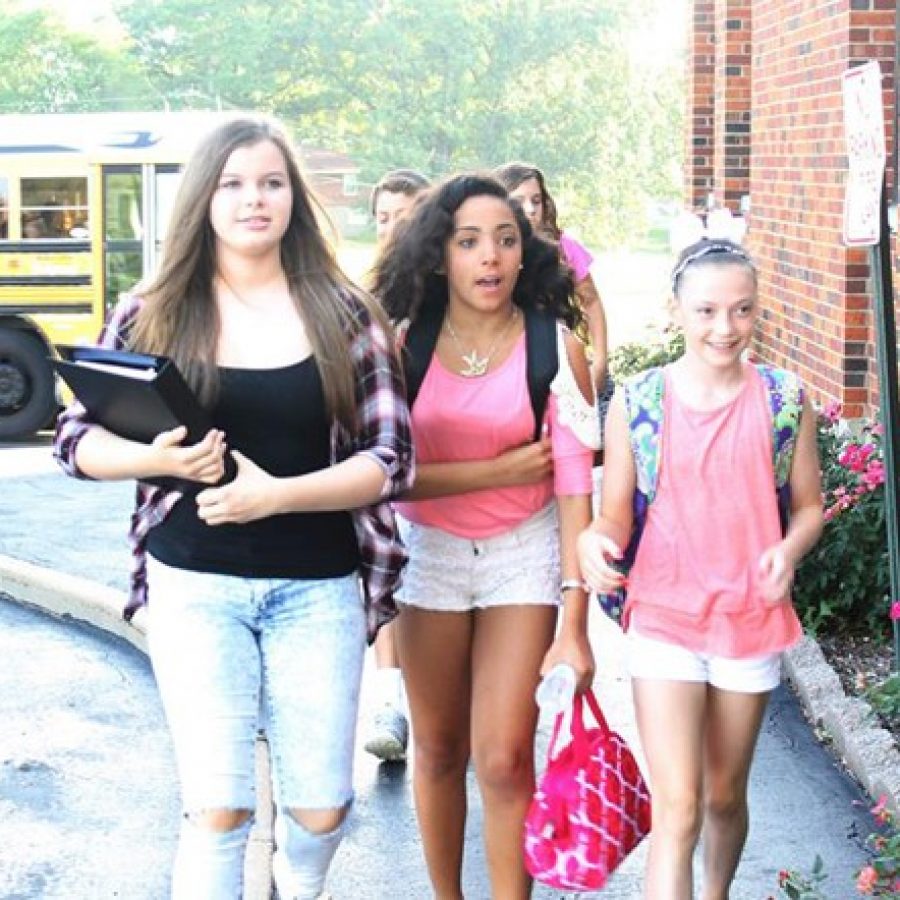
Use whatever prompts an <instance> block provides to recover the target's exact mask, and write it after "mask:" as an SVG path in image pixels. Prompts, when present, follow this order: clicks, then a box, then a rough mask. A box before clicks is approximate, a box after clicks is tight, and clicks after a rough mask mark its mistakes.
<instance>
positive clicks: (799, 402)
mask: <svg viewBox="0 0 900 900" xmlns="http://www.w3.org/2000/svg"><path fill="white" fill-rule="evenodd" d="M756 368H757V370H758V371H759V374H760V375H761V376H762V379H763V383H764V384H765V386H766V394H767V396H768V399H769V409H770V410H771V412H772V452H773V457H774V458H773V463H774V469H775V494H776V497H777V500H778V514H779V517H780V518H781V527H782V530H784V529H785V528H786V527H787V522H788V517H789V516H790V511H791V494H790V483H789V480H790V475H791V463H792V462H793V459H794V444H795V443H796V440H797V431H798V429H799V428H800V415H801V413H802V412H803V385H802V384H801V383H800V379H799V378H798V377H797V376H796V375H794V374H793V373H792V372H786V371H785V370H784V369H777V368H775V367H774V366H769V365H765V364H762V363H757V364H756ZM664 383H665V377H664V374H663V369H662V368H660V367H656V368H652V369H647V370H646V371H644V372H638V373H637V374H636V375H633V376H631V378H629V379H627V380H626V381H625V383H624V384H623V390H624V397H625V413H626V416H627V417H628V430H629V434H630V436H631V449H632V453H633V454H634V463H635V469H636V471H637V485H636V487H635V491H634V527H633V529H632V533H631V540H630V541H629V542H628V546H627V547H626V549H625V553H624V554H623V557H622V562H621V566H622V570H623V571H624V572H627V571H628V570H629V569H630V568H631V566H632V564H633V563H634V557H635V554H636V553H637V547H638V543H639V542H640V539H641V533H642V532H643V530H644V522H645V521H646V519H647V508H648V507H649V506H650V504H651V503H652V502H653V499H654V497H655V496H656V486H657V483H658V481H659V459H660V445H661V443H662V420H663V385H664ZM625 599H626V595H625V590H624V589H623V590H620V591H616V592H615V593H612V594H600V595H599V600H600V605H601V606H602V607H603V610H604V612H606V614H607V615H609V616H610V617H612V618H613V619H616V620H617V621H618V620H619V619H620V618H621V616H622V611H623V609H624V607H625Z"/></svg>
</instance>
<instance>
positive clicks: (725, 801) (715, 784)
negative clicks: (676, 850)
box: [702, 687, 769, 900]
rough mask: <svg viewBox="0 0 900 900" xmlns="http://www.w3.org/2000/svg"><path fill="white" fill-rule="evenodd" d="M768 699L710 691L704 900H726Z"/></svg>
mask: <svg viewBox="0 0 900 900" xmlns="http://www.w3.org/2000/svg"><path fill="white" fill-rule="evenodd" d="M768 700H769V694H768V693H762V694H740V693H735V692H732V691H722V690H718V689H717V688H713V687H711V688H710V689H709V700H708V703H707V721H706V764H705V767H704V802H703V805H704V828H703V872H704V875H703V894H702V897H703V900H727V898H728V889H729V886H730V885H731V881H732V879H733V878H734V873H735V871H736V870H737V867H738V863H739V862H740V858H741V853H742V851H743V849H744V842H745V841H746V839H747V829H748V824H749V816H748V810H747V782H748V780H749V777H750V765H751V763H752V761H753V751H754V749H755V747H756V739H757V737H758V736H759V729H760V727H761V726H762V721H763V716H764V715H765V711H766V704H767V703H768Z"/></svg>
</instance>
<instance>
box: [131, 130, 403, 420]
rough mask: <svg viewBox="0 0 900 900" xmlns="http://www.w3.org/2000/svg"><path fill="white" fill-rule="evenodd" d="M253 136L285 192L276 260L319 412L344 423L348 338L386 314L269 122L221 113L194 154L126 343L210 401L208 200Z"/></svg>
mask: <svg viewBox="0 0 900 900" xmlns="http://www.w3.org/2000/svg"><path fill="white" fill-rule="evenodd" d="M262 141H271V142H272V143H273V144H275V145H276V146H277V147H278V148H279V150H280V151H281V153H282V155H283V157H284V161H285V166H286V169H287V173H288V177H289V180H290V184H291V191H292V194H293V206H292V209H291V216H290V220H289V223H288V226H287V229H286V231H285V233H284V236H283V237H282V239H281V264H282V267H283V268H284V272H285V276H286V278H287V282H288V285H289V288H290V291H291V294H292V296H293V298H294V302H295V304H296V306H297V309H298V311H299V314H300V316H301V318H302V320H303V324H304V326H305V328H306V331H307V334H308V336H309V340H310V343H311V345H312V348H313V353H314V354H315V357H316V362H317V363H318V366H319V370H320V372H321V377H322V384H323V389H324V392H325V401H326V404H327V406H328V409H329V411H330V413H331V415H332V416H333V417H334V418H336V419H338V420H339V421H341V422H342V423H343V424H344V425H345V426H347V427H348V428H350V429H351V430H353V429H354V422H355V418H356V416H355V410H356V401H355V383H354V381H355V379H354V371H353V365H352V361H351V359H350V354H349V352H348V341H349V340H350V338H351V337H352V336H353V335H354V334H355V333H356V332H357V331H358V330H359V328H360V327H361V322H360V313H361V312H364V311H367V312H368V314H369V316H370V317H372V318H375V319H377V320H378V321H379V322H380V323H382V325H383V326H384V327H385V328H387V327H388V325H387V321H386V319H385V318H384V316H383V314H382V313H381V311H380V310H379V309H378V307H377V305H376V304H375V303H374V302H373V301H371V300H370V298H369V297H368V296H367V295H365V294H364V293H363V292H362V291H361V290H360V289H359V288H357V287H356V286H355V285H353V284H352V283H351V282H350V281H349V279H348V278H347V277H346V276H345V275H344V273H343V272H342V271H341V269H340V267H339V266H338V264H337V261H336V259H335V256H334V253H333V251H332V249H331V247H330V246H329V244H328V242H327V241H326V239H325V236H324V234H323V232H322V228H321V224H320V220H325V221H327V216H325V213H324V210H323V209H322V206H321V204H320V203H319V201H318V200H317V199H316V198H315V196H314V195H313V193H312V191H311V190H310V188H309V187H308V186H307V184H306V183H305V181H304V178H303V176H302V174H301V171H300V166H299V164H298V162H297V159H296V157H295V155H294V152H293V150H292V149H291V146H290V144H289V143H288V140H287V138H286V137H285V135H284V133H283V131H282V130H281V129H280V128H279V127H278V126H277V125H276V124H275V123H273V122H270V121H267V120H263V119H250V118H236V119H233V120H230V121H228V122H226V123H224V124H223V125H220V126H218V127H217V128H215V129H214V130H213V131H212V132H211V133H210V134H209V135H207V137H206V138H205V139H204V140H203V141H202V142H201V143H200V145H199V146H198V147H197V149H196V150H195V151H194V154H193V155H192V157H191V159H190V161H189V162H188V164H187V166H186V167H185V170H184V174H183V176H182V178H181V182H180V185H179V188H178V193H177V195H176V197H175V202H174V206H173V209H172V217H171V221H170V225H169V230H168V233H167V236H166V242H165V247H164V251H163V256H162V262H161V265H160V268H159V272H158V273H157V275H156V276H155V277H154V278H153V279H152V280H151V281H150V282H149V283H148V284H147V285H146V286H139V287H138V288H137V292H138V293H140V294H141V295H142V296H143V297H144V299H145V303H144V306H143V308H142V309H141V311H140V313H139V315H138V317H137V320H136V322H135V326H134V329H133V331H132V334H131V336H130V343H131V345H132V346H133V347H134V348H135V349H139V350H143V351H145V352H148V353H160V354H165V355H167V356H170V357H171V358H172V359H174V361H175V362H176V364H177V365H178V367H179V369H181V371H182V372H183V373H184V376H185V378H186V380H187V382H188V384H190V385H191V387H192V388H194V390H195V391H196V392H197V394H198V396H199V397H200V399H201V401H202V402H204V403H205V404H210V403H212V402H213V400H214V399H215V397H216V395H217V393H218V388H219V380H218V373H217V369H216V347H217V344H218V337H219V329H220V323H219V317H218V310H217V308H216V303H215V296H214V292H213V282H214V279H215V276H216V272H217V262H216V241H215V234H214V232H213V229H212V225H211V224H210V219H209V207H210V202H211V200H212V196H213V194H214V193H215V191H216V189H217V187H218V182H219V177H220V175H221V172H222V169H223V168H224V166H225V164H226V162H227V161H228V158H229V157H230V156H231V154H232V153H233V152H234V151H235V150H236V149H237V148H239V147H247V146H253V145H255V144H258V143H260V142H262Z"/></svg>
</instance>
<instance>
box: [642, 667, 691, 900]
mask: <svg viewBox="0 0 900 900" xmlns="http://www.w3.org/2000/svg"><path fill="white" fill-rule="evenodd" d="M632 691H633V695H634V704H635V712H636V714H637V725H638V731H639V732H640V736H641V746H642V747H643V750H644V755H645V756H646V759H647V767H648V769H649V775H650V791H651V794H652V796H653V830H652V832H651V833H650V851H649V854H648V856H647V869H646V874H645V879H644V897H645V898H646V900H691V898H692V897H693V873H692V869H691V863H692V859H693V855H694V849H695V847H696V845H697V839H698V837H699V834H700V824H701V818H702V811H701V807H700V797H701V791H702V766H703V755H704V739H703V733H704V722H705V717H706V708H707V685H706V683H704V682H689V681H664V680H657V679H650V678H635V679H634V680H633V682H632Z"/></svg>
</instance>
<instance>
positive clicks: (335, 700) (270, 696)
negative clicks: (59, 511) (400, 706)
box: [147, 558, 365, 900]
mask: <svg viewBox="0 0 900 900" xmlns="http://www.w3.org/2000/svg"><path fill="white" fill-rule="evenodd" d="M148 563H149V565H148V577H149V586H150V596H151V599H150V604H149V606H148V618H147V638H148V644H149V650H150V659H151V661H152V663H153V670H154V673H155V675H156V680H157V684H158V685H159V691H160V695H161V697H162V703H163V707H164V709H165V713H166V718H167V720H168V723H169V729H170V731H171V734H172V740H173V743H174V746H175V756H176V759H177V763H178V770H179V776H180V780H181V790H182V806H183V809H184V819H183V820H182V828H181V835H180V838H179V844H178V853H177V855H176V859H175V866H174V871H173V887H172V898H173V900H239V898H240V897H241V894H242V884H243V868H244V855H245V850H246V844H247V838H248V835H249V832H250V825H251V822H249V821H248V822H247V823H245V824H244V825H242V826H240V827H238V828H236V829H235V830H233V831H228V832H224V833H222V832H216V831H214V830H212V829H210V828H204V827H201V826H200V825H199V824H196V823H194V822H193V821H192V820H191V814H196V813H200V812H204V811H207V810H213V809H224V810H250V811H252V810H253V809H255V805H256V802H255V751H254V742H255V738H256V734H257V730H258V728H259V727H260V725H264V727H265V728H266V732H267V735H268V739H269V748H270V752H271V757H272V781H273V785H272V786H273V796H274V799H275V805H276V817H277V818H276V824H275V836H276V851H275V857H274V859H273V872H274V875H275V882H276V885H277V887H278V892H279V896H280V897H281V898H282V900H307V898H312V897H317V896H318V895H319V893H321V891H322V889H323V886H324V882H325V875H326V873H327V870H328V866H329V864H330V862H331V858H332V857H333V855H334V853H335V851H336V850H337V847H338V844H339V842H340V839H341V835H342V831H343V824H342V825H341V826H339V827H338V828H337V829H336V830H335V831H333V832H331V833H329V834H314V833H312V832H310V831H308V830H307V829H305V828H303V826H301V825H300V824H299V823H297V822H296V821H295V820H294V819H293V817H292V816H290V815H289V814H288V812H287V810H288V809H339V808H343V807H346V806H348V805H349V804H350V803H351V801H352V799H353V788H352V764H353V745H354V736H355V730H356V718H357V708H358V706H359V684H360V678H361V675H362V665H363V651H364V648H365V618H364V613H363V606H362V599H361V597H360V593H359V588H358V583H357V578H356V576H355V575H352V576H346V577H343V578H332V579H324V580H310V581H306V580H288V579H269V578H241V577H236V576H232V575H212V574H208V573H205V572H193V571H190V570H186V569H175V568H172V567H170V566H166V565H163V564H162V563H160V562H158V561H157V560H155V559H152V558H151V559H150V560H148ZM261 710H262V717H263V721H262V722H261V721H260V711H261ZM344 821H346V819H345V820H344Z"/></svg>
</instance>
